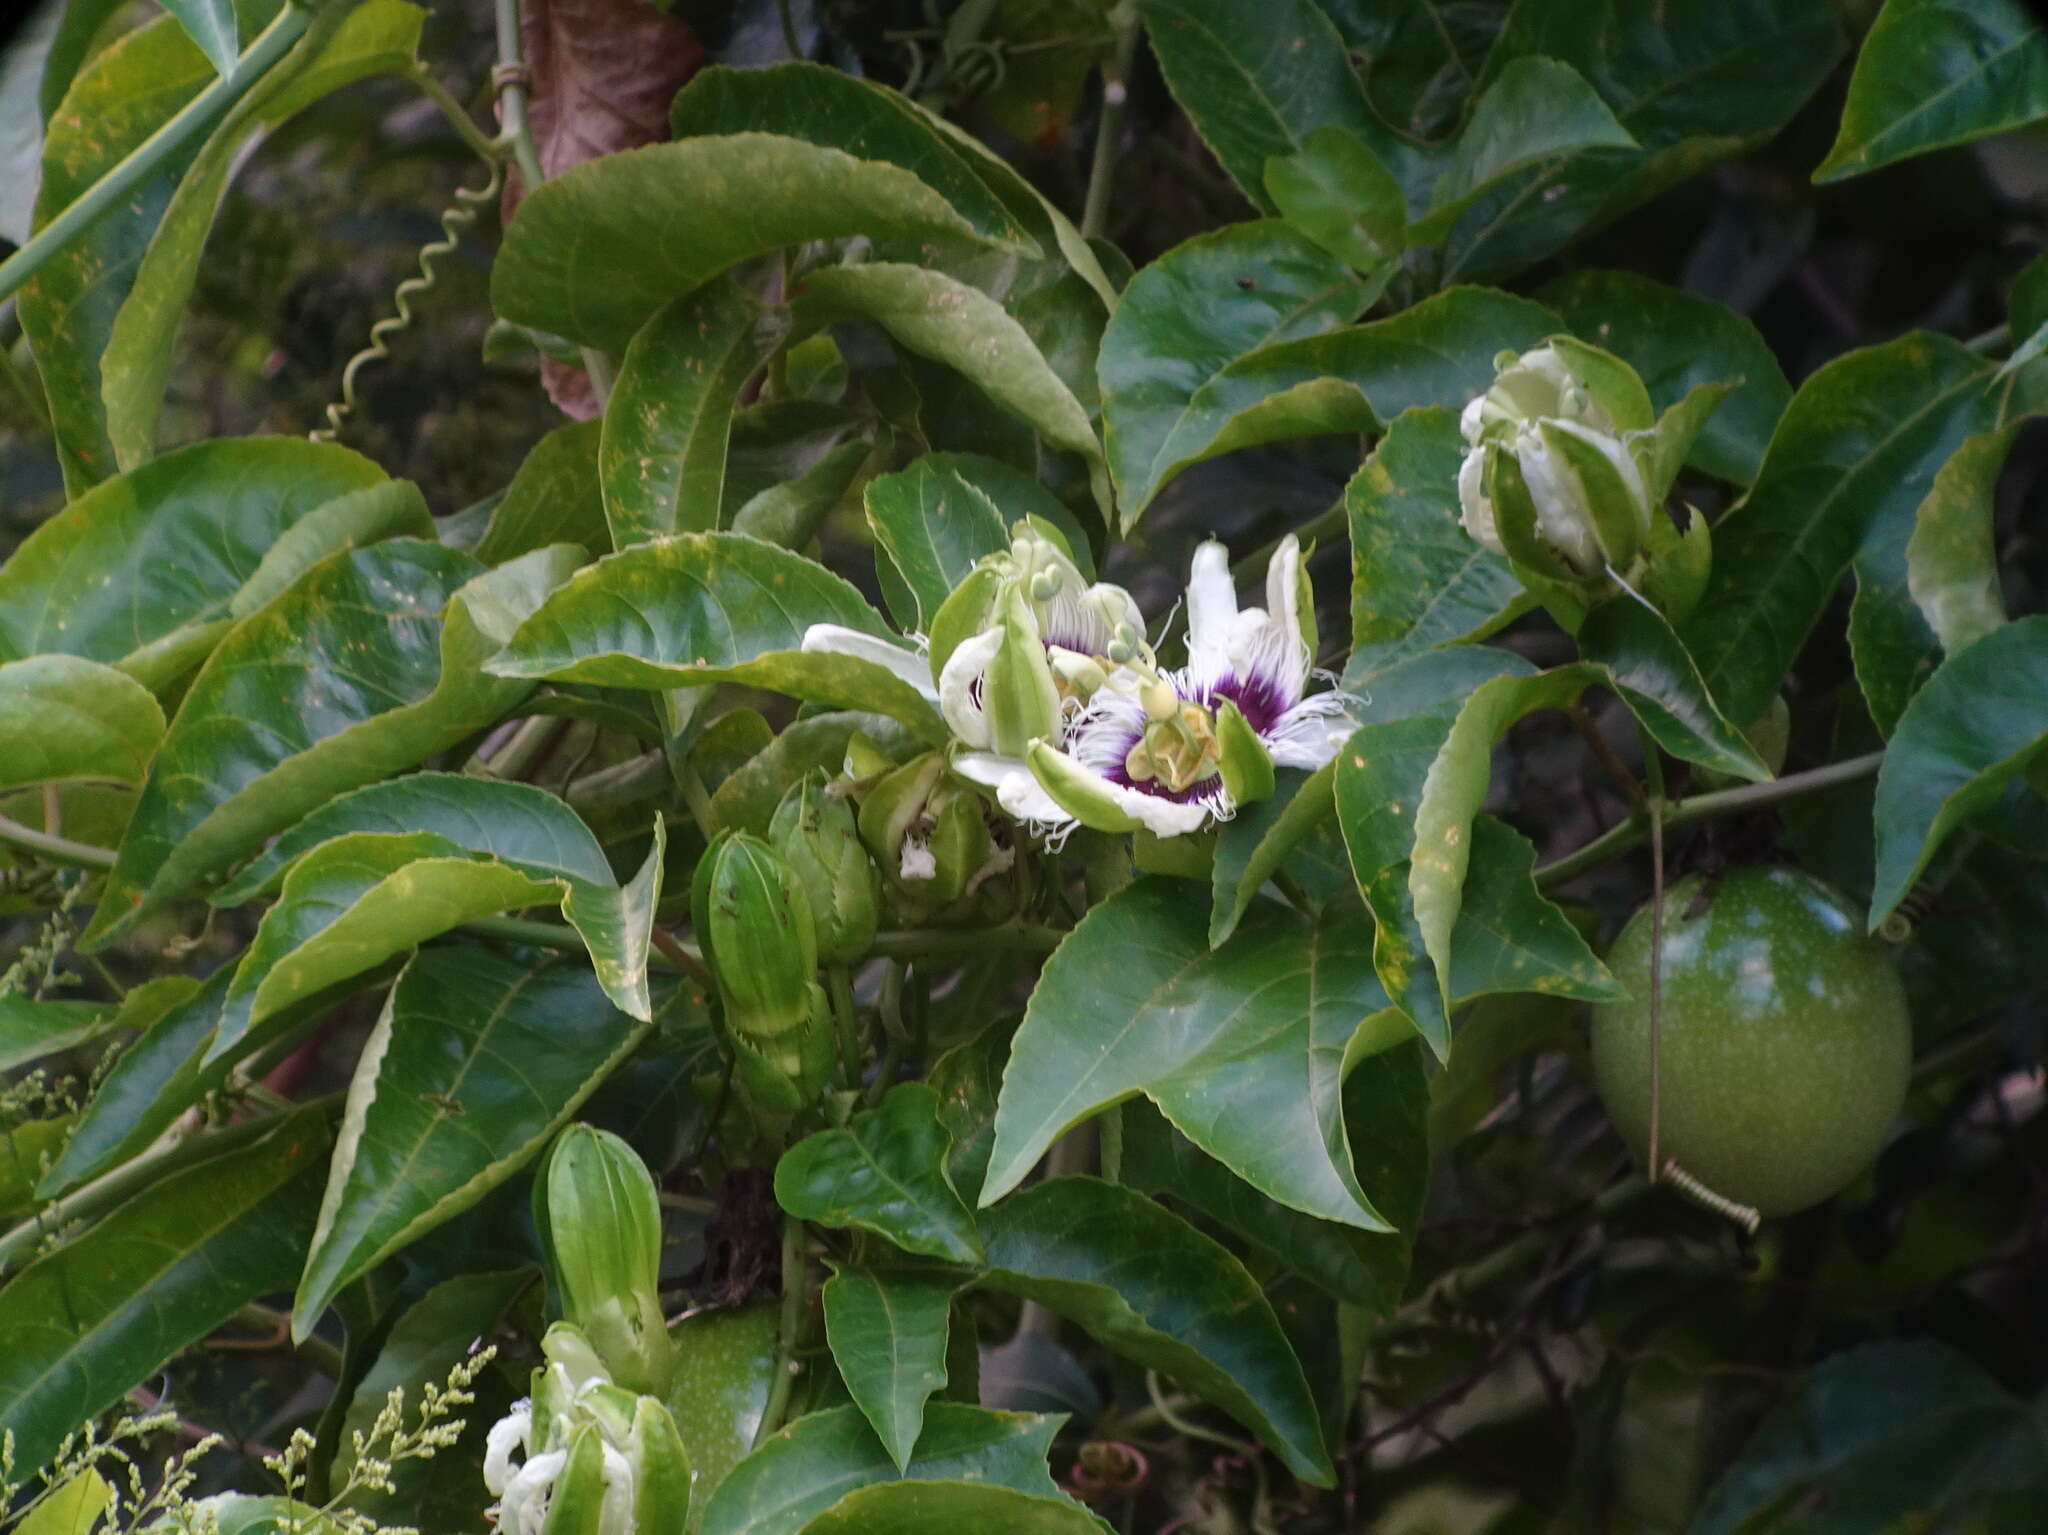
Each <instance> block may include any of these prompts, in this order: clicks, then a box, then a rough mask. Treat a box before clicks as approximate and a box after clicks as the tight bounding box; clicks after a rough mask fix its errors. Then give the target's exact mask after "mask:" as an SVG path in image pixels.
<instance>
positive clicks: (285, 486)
mask: <svg viewBox="0 0 2048 1535" xmlns="http://www.w3.org/2000/svg"><path fill="white" fill-rule="evenodd" d="M383 480H384V471H383V470H381V469H379V468H378V467H377V466H376V465H375V464H373V463H371V462H370V461H369V460H368V459H366V458H364V457H362V456H361V455H360V454H357V453H352V452H350V451H349V450H348V449H347V448H340V447H335V446H333V445H332V444H329V443H313V442H304V441H301V440H298V439H295V438H290V437H247V438H224V439H221V440H219V441H216V442H202V443H195V444H194V445H193V446H191V447H189V448H181V449H179V450H178V451H177V452H175V453H167V454H165V455H164V456H163V457H162V458H160V459H158V460H157V461H156V462H154V463H151V464H146V465H144V466H143V467H142V468H140V469H138V470H136V471H135V472H134V473H133V474H124V475H122V476H120V477H119V478H118V479H114V480H109V481H108V482H107V483H106V484H104V485H101V486H99V487H97V488H95V489H93V490H91V491H88V492H87V493H86V494H84V495H81V496H79V497H78V498H77V499H75V500H74V501H72V502H71V504H70V505H69V506H67V507H65V508H64V510H63V511H61V512H59V513H57V515H56V516H54V517H52V518H51V519H50V520H49V521H48V522H45V523H43V524H42V525H41V526H40V527H38V528H37V529H36V530H35V531H34V532H33V533H31V534H30V535H29V536H28V537H27V538H25V539H23V540H22V541H21V544H20V546H19V547H18V548H16V550H15V551H14V554H13V556H12V557H11V558H9V560H8V561H7V563H6V564H5V565H4V566H0V658H4V659H16V658H20V657H25V656H33V655H38V654H43V653H47V652H62V653H64V654H66V655H75V656H84V657H86V658H87V659H88V660H92V661H104V662H106V663H107V664H108V665H110V666H111V665H120V666H121V668H122V670H124V671H127V672H129V673H131V674H132V675H134V676H136V677H137V678H138V679H139V680H141V681H142V682H144V683H145V684H148V685H151V686H153V687H160V686H162V685H163V684H165V683H167V682H170V681H172V680H174V679H175V678H176V676H177V675H178V674H179V673H180V672H182V671H183V670H184V669H186V668H187V667H189V666H190V665H191V664H193V663H194V662H195V661H197V660H198V659H199V658H200V657H201V656H203V655H205V653H206V651H207V650H208V649H210V648H211V647H212V644H213V642H214V640H216V639H218V638H219V636H220V634H221V633H223V632H225V628H226V624H225V620H226V619H227V618H228V616H229V613H230V606H231V604H232V603H233V602H234V600H235V598H236V597H237V595H238V594H239V593H240V592H241V590H242V588H243V587H244V586H246V585H247V584H248V583H249V582H250V581H251V580H253V579H254V578H255V576H256V573H257V571H258V570H259V569H260V568H261V567H262V564H263V560H264V557H265V556H266V555H267V554H268V553H269V552H270V550H271V548H272V547H273V546H274V545H275V544H276V543H277V542H278V540H279V539H280V538H281V537H282V536H283V534H284V533H285V530H286V529H288V528H290V527H291V526H292V525H293V524H294V523H296V522H298V521H299V520H300V519H301V518H304V517H306V516H307V515H308V514H309V513H311V512H313V511H314V510H315V509H317V508H319V507H321V506H323V505H324V504H326V503H327V502H329V501H331V500H333V499H334V498H335V497H337V496H345V495H347V494H348V493H349V492H351V491H356V490H362V489H366V488H368V487H370V486H373V485H376V484H379V483H381V482H382V481H383Z"/></svg>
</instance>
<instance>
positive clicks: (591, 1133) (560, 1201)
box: [534, 1125, 675, 1395]
mask: <svg viewBox="0 0 2048 1535" xmlns="http://www.w3.org/2000/svg"><path fill="white" fill-rule="evenodd" d="M534 1200H535V1204H536V1206H537V1207H538V1208H536V1210H535V1212H534V1213H535V1217H536V1219H535V1224H536V1225H537V1226H538V1227H539V1229H540V1233H541V1241H542V1245H543V1249H544V1251H545V1253H546V1256H547V1265H548V1274H549V1278H550V1279H551V1280H552V1281H553V1282H554V1285H555V1288H556V1290H557V1292H558V1293H559V1295H560V1297H561V1302H562V1315H563V1316H564V1318H565V1319H566V1320H567V1321H568V1322H569V1323H570V1324H571V1325H572V1326H573V1327H574V1328H575V1329H576V1331H577V1334H578V1335H579V1336H580V1337H581V1338H583V1339H586V1340H588V1345H589V1346H590V1347H591V1348H592V1349H594V1350H595V1351H596V1360H597V1361H601V1363H602V1368H603V1370H604V1373H605V1374H606V1375H607V1376H608V1377H609V1378H611V1379H613V1380H616V1381H618V1382H620V1383H621V1384H623V1385H624V1386H626V1387H628V1388H629V1389H631V1390H633V1391H651V1392H654V1393H655V1394H656V1395H665V1394H666V1393H667V1391H668V1389H669V1384H670V1380H671V1377H672V1376H673V1374H674V1371H675V1357H674V1350H673V1348H672V1346H671V1344H670V1342H669V1336H668V1327H667V1324H666V1322H665V1320H664V1318H663V1317H662V1314H661V1202H660V1200H659V1199H658V1198H657V1196H656V1193H655V1187H654V1179H653V1177H652V1176H651V1175H650V1174H649V1173H648V1171H647V1167H646V1165H645V1164H644V1163H642V1162H641V1160H640V1158H639V1157H638V1156H637V1155H636V1154H635V1153H634V1151H633V1148H632V1147H631V1146H628V1145H627V1144H626V1143H625V1142H624V1141H622V1140H620V1139H619V1137H617V1136H616V1135H613V1134H612V1133H610V1132H609V1131H606V1130H598V1129H593V1128H592V1127H591V1126H589V1125H571V1126H570V1127H569V1128H568V1129H566V1130H564V1131H563V1132H562V1133H561V1134H560V1135H559V1136H557V1137H556V1138H555V1144H554V1146H553V1147H552V1148H551V1149H550V1150H549V1152H548V1159H547V1164H546V1166H545V1167H544V1168H543V1169H542V1171H541V1176H540V1177H539V1178H538V1179H537V1180H536V1181H535V1183H534Z"/></svg>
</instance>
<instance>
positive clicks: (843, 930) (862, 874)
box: [768, 743, 882, 965]
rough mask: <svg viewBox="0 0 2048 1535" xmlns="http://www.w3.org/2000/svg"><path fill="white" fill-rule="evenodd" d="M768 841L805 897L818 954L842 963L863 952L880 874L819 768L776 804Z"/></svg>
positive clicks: (847, 807) (870, 935)
mask: <svg viewBox="0 0 2048 1535" xmlns="http://www.w3.org/2000/svg"><path fill="white" fill-rule="evenodd" d="M849 744H850V743H849ZM768 841H769V844H770V845H771V846H772V847H773V848H774V849H775V851H776V852H777V853H778V854H780V855H781V858H782V861H783V862H784V863H785V864H787V865H788V866H789V870H790V872H791V873H792V874H794V875H795V876H796V878H797V882H798V883H799V884H801V885H802V886H803V887H804V894H805V895H806V896H807V897H808V898H809V900H810V904H811V920H812V923H813V925H814V927H815V929H816V932H817V940H818V957H819V958H820V959H821V960H823V961H824V962H825V963H826V964H828V965H843V964H847V963H850V962H851V961H853V960H856V959H858V958H860V957H861V956H862V955H864V954H866V953H867V951H868V946H869V945H870V944H872V943H873V942H874V938H875V925H876V922H877V920H878V910H879V906H880V901H881V893H882V892H881V876H880V875H879V874H878V873H877V872H876V869H875V864H874V860H873V859H871V858H870V857H868V851H867V849H866V848H865V847H863V846H862V845H861V840H860V828H859V826H858V825H856V824H855V821H854V814H853V806H852V805H851V804H850V803H849V802H848V801H847V798H846V796H845V795H844V794H837V793H834V792H833V791H832V789H831V787H830V786H829V785H828V784H827V782H826V779H825V775H824V774H823V773H822V772H812V773H809V774H806V775H805V776H804V777H803V778H802V779H800V780H798V781H797V782H796V783H794V784H792V785H791V786H790V788H789V791H788V792H787V793H786V794H784V795H783V796H782V800H781V803H779V804H778V805H777V806H776V807H775V815H774V817H773V819H772V820H770V822H769V824H768Z"/></svg>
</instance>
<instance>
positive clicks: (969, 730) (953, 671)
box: [939, 629, 1003, 751]
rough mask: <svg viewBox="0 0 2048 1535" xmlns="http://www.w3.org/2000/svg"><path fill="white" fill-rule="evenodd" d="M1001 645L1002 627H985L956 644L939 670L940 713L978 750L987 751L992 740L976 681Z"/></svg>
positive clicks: (980, 691) (957, 734)
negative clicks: (942, 667) (941, 669)
mask: <svg viewBox="0 0 2048 1535" xmlns="http://www.w3.org/2000/svg"><path fill="white" fill-rule="evenodd" d="M1002 648H1003V631H1002V630H1000V629H984V630H982V631H981V633H979V634H977V635H973V636H971V637H970V638H968V639H964V640H962V641H961V642H960V643H959V644H958V645H957V646H956V647H954V650H953V653H952V655H950V656H948V657H947V658H946V665H945V669H944V670H943V671H941V672H940V673H939V713H940V714H942V715H944V716H945V719H946V724H947V725H948V727H950V728H951V730H952V732H953V734H954V735H956V736H958V737H959V738H960V739H961V740H962V741H964V742H966V743H967V744H968V745H969V746H971V747H973V748H975V750H977V751H986V750H988V748H989V746H990V744H991V741H990V737H989V724H988V710H987V708H986V707H985V706H984V697H983V696H982V694H983V690H982V689H981V688H980V687H979V686H977V684H979V683H980V682H981V681H982V679H983V677H984V676H985V674H986V673H987V671H988V666H989V662H991V661H993V660H994V659H995V657H996V652H997V651H998V650H1001V649H1002Z"/></svg>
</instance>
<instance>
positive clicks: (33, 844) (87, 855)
mask: <svg viewBox="0 0 2048 1535" xmlns="http://www.w3.org/2000/svg"><path fill="white" fill-rule="evenodd" d="M0 842H4V843H6V844H7V845H8V846H10V847H18V848H20V849H21V850H22V851H24V852H28V853H34V854H35V855H36V856H37V857H39V858H43V859H46V860H48V861H49V862H51V863H60V864H63V865H64V866H65V867H66V868H70V869H111V868H113V866H114V855H113V854H112V853H111V852H109V851H108V850H107V849H106V848H103V847H94V846H92V844H91V843H88V842H74V841H72V840H71V839H70V838H69V837H60V836H57V835H56V834H55V833H54V832H47V831H37V830H36V829H35V828H34V827H33V826H24V825H22V824H21V822H19V821H16V820H11V819H9V818H8V817H6V816H4V815H0Z"/></svg>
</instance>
